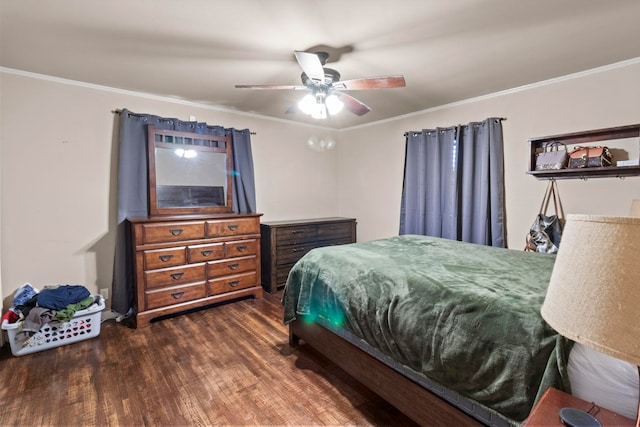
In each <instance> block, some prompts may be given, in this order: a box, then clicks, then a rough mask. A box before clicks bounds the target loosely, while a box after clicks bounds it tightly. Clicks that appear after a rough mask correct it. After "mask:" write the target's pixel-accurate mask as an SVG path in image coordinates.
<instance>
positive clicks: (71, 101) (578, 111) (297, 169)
mask: <svg viewBox="0 0 640 427" xmlns="http://www.w3.org/2000/svg"><path fill="white" fill-rule="evenodd" d="M0 86H1V87H2V97H1V99H0V111H1V112H2V114H1V117H0V120H1V122H0V125H1V126H0V143H1V146H0V194H1V195H2V201H1V208H0V218H1V221H0V247H1V249H2V250H1V255H0V280H1V283H2V287H1V289H0V295H4V297H5V307H4V308H5V309H6V305H7V300H8V299H9V297H10V296H11V295H12V294H13V291H14V290H15V289H17V288H18V287H19V286H20V285H22V284H23V283H25V282H30V283H32V284H33V285H34V286H36V287H42V286H44V285H46V284H60V283H73V284H84V285H86V286H87V287H88V288H89V289H90V290H91V291H94V292H95V291H97V290H98V289H100V288H105V287H106V288H110V287H111V280H112V270H113V251H114V242H115V237H114V236H115V235H114V231H115V216H116V186H117V148H118V147H117V141H116V140H115V139H116V136H115V135H117V132H116V131H117V126H116V125H117V117H116V116H115V115H114V114H113V113H112V110H114V109H120V108H127V109H129V110H131V111H134V112H138V113H150V114H156V115H159V116H164V117H177V118H179V119H183V120H187V119H188V118H189V116H196V118H197V120H199V121H204V122H207V123H210V124H220V125H223V126H226V127H235V128H238V129H244V128H249V129H250V130H252V131H254V132H256V135H254V136H253V137H252V142H253V144H252V146H253V155H254V165H255V174H256V191H257V207H258V211H259V212H262V213H263V214H264V216H263V217H262V219H263V221H268V220H280V219H295V218H318V217H324V216H336V215H342V216H349V217H355V218H356V219H357V221H358V240H359V241H366V240H371V239H375V238H381V237H387V236H392V235H396V234H397V233H398V224H399V210H400V194H401V189H402V173H403V164H404V136H403V134H404V132H405V131H409V130H420V129H422V128H432V127H436V126H450V125H454V124H458V123H467V122H469V121H478V120H483V119H484V118H487V117H490V116H499V117H506V118H507V120H506V121H505V122H504V123H503V126H504V136H505V156H506V177H505V179H506V199H507V224H508V241H509V246H510V247H512V248H515V249H521V248H522V246H523V244H524V236H525V234H526V232H527V230H528V228H529V226H530V225H531V222H532V221H533V218H534V216H535V214H536V213H537V209H538V206H539V202H540V199H541V198H542V195H543V192H544V188H545V182H543V181H538V180H536V179H535V178H533V177H531V176H529V175H527V174H526V173H525V170H526V167H527V156H528V153H527V139H528V138H531V137H537V136H545V135H552V134H557V133H564V132H574V131H581V130H588V129H597V128H601V127H608V126H618V125H626V124H633V123H640V102H639V101H638V100H640V60H638V61H635V62H631V63H630V64H628V65H627V66H624V67H622V66H618V67H610V68H609V69H606V70H600V71H599V72H593V73H585V74H584V75H580V76H574V77H573V78H571V79H564V80H559V81H557V82H554V83H549V84H546V85H538V86H533V87H530V88H526V89H522V90H517V91H511V92H509V93H504V94H497V95H495V96H492V97H485V98H483V99H478V100H473V101H472V102H466V103H460V104H458V105H451V106H445V107H443V108H440V109H435V110H431V111H425V112H423V113H420V114H416V115H411V116H407V117H401V118H397V119H395V120H389V121H386V122H381V123H378V124H375V125H371V126H363V127H359V128H353V129H349V130H345V131H342V132H336V131H331V130H327V129H323V128H319V127H312V126H306V125H300V124H296V123H293V122H284V121H278V120H271V119H266V118H260V117H256V116H252V115H246V114H237V113H232V112H228V111H223V110H220V109H214V108H208V107H205V106H198V105H196V104H188V103H181V102H177V101H172V100H167V99H160V98H152V97H148V96H142V95H139V94H133V93H129V92H125V91H119V90H111V89H108V88H100V87H95V86H88V85H80V84H76V83H73V82H66V81H60V80H56V79H50V78H42V76H34V75H27V74H16V73H14V72H12V71H11V70H0ZM311 135H317V136H320V137H325V136H331V137H333V138H334V139H336V140H337V142H338V144H337V147H336V148H335V149H333V150H331V151H325V152H317V151H313V150H311V149H309V148H308V147H307V146H306V141H307V139H308V138H309V136H311ZM560 192H561V195H562V199H563V202H564V205H565V210H566V211H567V212H576V213H578V212H580V213H597V214H605V215H626V213H627V212H628V209H629V206H630V203H631V200H632V199H640V177H631V178H626V179H624V180H620V179H615V178H604V179H603V178H599V179H590V180H588V181H579V180H563V181H560ZM9 302H10V301H9Z"/></svg>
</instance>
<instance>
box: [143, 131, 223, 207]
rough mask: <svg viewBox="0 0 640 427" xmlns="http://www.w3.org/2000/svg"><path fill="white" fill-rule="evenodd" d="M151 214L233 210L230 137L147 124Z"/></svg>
mask: <svg viewBox="0 0 640 427" xmlns="http://www.w3.org/2000/svg"><path fill="white" fill-rule="evenodd" d="M147 148H148V156H149V157H148V164H149V170H148V178H149V215H150V216H161V215H183V214H211V213H223V212H231V210H232V191H231V170H232V164H233V162H232V157H231V156H232V154H231V138H230V137H228V136H213V135H202V134H196V133H189V132H178V131H172V130H163V129H156V128H155V127H154V126H153V125H149V126H148V140H147Z"/></svg>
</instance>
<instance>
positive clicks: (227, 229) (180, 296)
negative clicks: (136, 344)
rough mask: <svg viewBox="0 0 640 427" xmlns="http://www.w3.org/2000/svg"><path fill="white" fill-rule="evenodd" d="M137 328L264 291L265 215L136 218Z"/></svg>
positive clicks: (133, 231)
mask: <svg viewBox="0 0 640 427" xmlns="http://www.w3.org/2000/svg"><path fill="white" fill-rule="evenodd" d="M129 222H130V224H131V232H132V240H133V251H134V256H135V309H136V326H137V327H142V326H146V325H148V324H149V322H150V320H151V319H153V318H155V317H158V316H162V315H166V314H173V313H177V312H180V311H184V310H187V309H191V308H196V307H202V306H205V305H209V304H214V303H216V302H221V301H226V300H230V299H235V298H240V297H243V296H248V295H253V296H254V297H256V298H260V297H262V287H261V286H260V215H257V214H256V215H232V214H222V215H216V216H206V217H193V216H192V217H188V218H185V217H166V218H133V219H129Z"/></svg>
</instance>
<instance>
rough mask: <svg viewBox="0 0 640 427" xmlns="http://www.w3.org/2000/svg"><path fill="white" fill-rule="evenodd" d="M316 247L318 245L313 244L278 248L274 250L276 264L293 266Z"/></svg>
mask: <svg viewBox="0 0 640 427" xmlns="http://www.w3.org/2000/svg"><path fill="white" fill-rule="evenodd" d="M316 247H318V244H317V243H315V242H312V243H306V244H302V245H289V246H278V247H277V248H276V260H277V261H276V264H277V265H281V264H293V263H294V262H296V261H298V260H299V259H300V258H302V256H303V255H304V254H306V253H307V252H309V251H310V250H311V249H313V248H316Z"/></svg>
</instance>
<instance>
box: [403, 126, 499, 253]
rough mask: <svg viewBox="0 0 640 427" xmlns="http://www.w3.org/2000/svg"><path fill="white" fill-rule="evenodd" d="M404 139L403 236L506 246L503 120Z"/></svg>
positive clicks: (408, 136) (412, 134)
mask: <svg viewBox="0 0 640 427" xmlns="http://www.w3.org/2000/svg"><path fill="white" fill-rule="evenodd" d="M406 135H407V137H406V149H405V168H404V182H403V189H402V201H401V207H400V234H421V235H426V236H434V237H443V238H446V239H451V240H460V241H464V242H470V243H477V244H482V245H490V246H498V247H505V242H506V224H505V210H504V146H503V140H502V119H500V118H489V119H486V120H484V121H482V122H472V123H469V124H468V125H459V126H453V127H448V128H436V129H423V130H422V131H419V132H417V131H414V132H407V134H406Z"/></svg>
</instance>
